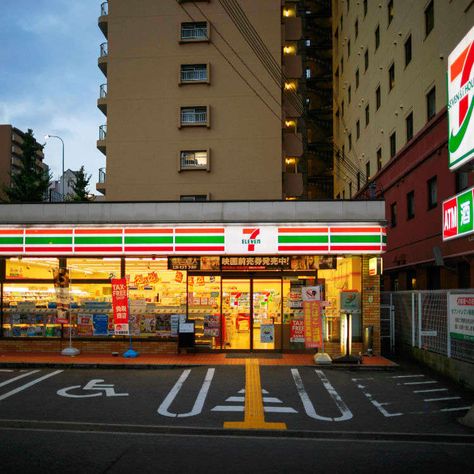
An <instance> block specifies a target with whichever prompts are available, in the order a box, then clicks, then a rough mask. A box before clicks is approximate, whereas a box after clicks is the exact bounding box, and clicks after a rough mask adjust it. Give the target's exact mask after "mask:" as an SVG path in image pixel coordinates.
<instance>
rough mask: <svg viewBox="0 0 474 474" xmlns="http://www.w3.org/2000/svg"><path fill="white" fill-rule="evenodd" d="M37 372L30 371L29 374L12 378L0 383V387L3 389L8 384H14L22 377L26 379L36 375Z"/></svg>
mask: <svg viewBox="0 0 474 474" xmlns="http://www.w3.org/2000/svg"><path fill="white" fill-rule="evenodd" d="M36 372H39V370H32V371H31V372H27V373H26V374H22V375H19V376H18V377H13V378H12V379H9V380H6V381H5V382H2V383H0V387H4V386H5V385H8V384H10V383H13V382H16V381H17V380H20V379H22V378H24V377H28V376H29V375H32V374H36Z"/></svg>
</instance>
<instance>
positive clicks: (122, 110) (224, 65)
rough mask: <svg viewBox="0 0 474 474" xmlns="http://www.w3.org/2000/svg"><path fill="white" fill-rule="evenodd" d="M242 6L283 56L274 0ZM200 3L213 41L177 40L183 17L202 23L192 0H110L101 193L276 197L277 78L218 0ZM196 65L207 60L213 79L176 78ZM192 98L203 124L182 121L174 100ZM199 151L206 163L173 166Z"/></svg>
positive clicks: (184, 102)
mask: <svg viewBox="0 0 474 474" xmlns="http://www.w3.org/2000/svg"><path fill="white" fill-rule="evenodd" d="M240 5H241V6H242V8H243V9H244V10H245V12H246V14H247V15H248V17H249V19H250V20H251V22H252V24H253V25H254V27H255V28H256V29H257V31H258V32H259V34H260V35H261V37H262V39H263V40H264V42H265V44H266V45H267V46H268V47H269V49H270V51H271V53H272V55H273V57H274V59H275V60H276V61H277V62H278V64H281V44H282V39H281V34H282V29H281V23H282V21H281V1H280V0H268V1H266V2H254V1H253V0H242V1H241V2H240ZM197 6H198V7H199V8H200V9H201V10H202V11H203V12H204V14H205V15H206V16H207V17H208V18H209V19H211V22H212V27H211V32H210V42H201V43H193V44H183V43H181V44H180V42H179V33H180V24H181V22H189V21H192V20H191V18H190V17H192V18H193V19H195V20H196V21H203V20H204V21H205V18H204V17H203V14H202V13H200V12H199V11H198V10H197V7H196V6H194V5H193V4H192V3H183V4H181V5H180V4H179V3H178V2H176V1H174V0H161V1H160V2H156V1H154V0H141V1H140V2H133V5H131V4H130V2H129V1H127V0H111V1H109V14H108V58H107V82H108V93H107V122H108V123H107V139H106V153H107V182H106V189H107V192H106V198H107V200H111V201H113V200H132V201H133V200H147V199H153V200H179V199H180V196H182V195H208V196H209V197H210V199H212V200H222V199H279V198H281V196H282V132H281V128H282V124H281V86H280V85H279V84H276V83H275V82H274V81H273V80H272V79H271V78H270V76H269V75H268V73H267V72H266V71H265V70H264V68H263V66H262V65H261V63H260V62H259V60H258V58H257V57H256V56H255V54H254V53H253V52H252V51H251V50H250V48H249V46H248V45H247V43H245V41H244V40H243V38H242V36H241V34H240V33H239V31H238V30H237V28H236V27H235V25H234V24H233V23H232V22H231V21H229V18H228V17H227V15H226V14H225V12H224V11H223V10H222V8H221V7H220V6H219V4H218V2H209V3H207V2H197ZM183 8H184V9H186V11H188V12H189V14H190V16H188V15H187V14H186V13H185V11H184V10H183ZM217 31H218V32H219V33H220V34H221V35H222V36H223V37H224V38H225V39H226V41H227V42H229V44H231V45H232V48H233V49H234V50H235V51H236V52H237V54H238V55H239V56H240V57H241V58H242V60H243V61H245V63H246V64H247V65H248V66H249V68H250V69H251V70H253V71H254V72H255V73H256V75H257V76H258V77H259V79H260V80H261V81H262V82H263V84H264V86H265V88H266V89H267V90H268V92H267V91H266V90H265V89H264V87H263V86H262V85H260V84H259V83H258V82H257V81H256V80H255V79H254V78H253V77H252V76H251V75H250V74H249V73H248V71H246V69H245V67H244V66H243V65H242V63H241V62H240V61H239V60H238V59H237V58H236V56H235V54H234V53H233V52H232V51H231V50H230V49H229V46H227V45H226V44H225V42H224V40H223V39H222V38H221V37H219V35H218V33H217ZM217 48H219V50H221V51H222V53H223V55H224V56H225V58H224V57H223V56H222V55H221V54H220V53H219V52H218V50H217ZM226 58H228V59H229V61H230V62H231V63H232V64H233V65H234V66H235V67H236V68H237V69H238V70H239V72H240V73H241V74H242V75H243V76H244V77H245V78H246V79H247V80H248V81H249V82H250V83H251V86H252V87H253V88H255V90H256V91H257V93H258V94H259V95H261V96H262V97H263V98H264V99H265V100H266V102H267V103H268V104H269V105H270V106H271V109H272V111H273V112H271V111H270V110H269V109H268V108H267V107H266V106H265V105H264V104H263V103H262V102H261V101H260V100H259V99H258V97H257V96H256V94H255V93H254V92H253V91H252V90H251V88H250V87H249V86H248V85H247V84H245V82H244V81H243V80H242V79H241V78H240V77H239V75H238V74H237V73H236V72H235V71H234V70H233V69H232V67H231V66H230V65H229V64H228V62H227V60H226ZM196 63H209V64H210V84H187V85H179V81H178V77H179V71H180V65H181V64H196ZM269 94H271V96H273V98H270V95H269ZM197 105H205V106H209V110H210V126H209V128H206V127H192V128H191V127H189V128H179V127H178V123H179V120H178V117H179V111H180V107H182V106H197ZM202 149H209V150H210V160H211V161H210V168H209V170H208V171H206V170H192V171H181V172H179V166H178V157H179V152H180V150H202Z"/></svg>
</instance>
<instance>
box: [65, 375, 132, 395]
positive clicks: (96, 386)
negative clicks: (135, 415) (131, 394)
mask: <svg viewBox="0 0 474 474" xmlns="http://www.w3.org/2000/svg"><path fill="white" fill-rule="evenodd" d="M101 382H104V379H93V380H90V381H89V382H87V383H86V385H84V387H83V388H82V390H91V391H92V390H99V392H97V391H96V392H95V393H86V394H81V395H76V394H73V393H69V392H70V391H71V390H77V389H78V388H81V386H80V385H72V386H70V387H65V388H62V389H60V390H58V391H57V392H56V393H57V394H58V395H60V396H61V397H68V398H92V397H101V396H102V395H104V394H105V396H106V397H128V393H116V392H115V390H114V386H113V384H107V383H101Z"/></svg>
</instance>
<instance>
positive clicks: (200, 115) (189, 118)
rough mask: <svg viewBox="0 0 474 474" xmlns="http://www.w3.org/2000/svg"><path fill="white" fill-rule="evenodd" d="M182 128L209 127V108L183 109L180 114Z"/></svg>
mask: <svg viewBox="0 0 474 474" xmlns="http://www.w3.org/2000/svg"><path fill="white" fill-rule="evenodd" d="M179 119H180V122H179V126H180V128H181V127H209V126H210V123H209V108H208V107H181V112H180V117H179Z"/></svg>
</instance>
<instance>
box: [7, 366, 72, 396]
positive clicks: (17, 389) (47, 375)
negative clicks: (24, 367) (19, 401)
mask: <svg viewBox="0 0 474 474" xmlns="http://www.w3.org/2000/svg"><path fill="white" fill-rule="evenodd" d="M61 372H63V370H56V371H54V372H51V373H49V374H46V375H43V376H42V377H40V378H38V379H35V380H32V381H31V382H28V383H27V384H25V385H22V386H21V387H17V388H15V390H11V391H10V392H7V393H4V394H3V395H0V400H5V398H8V397H11V396H12V395H15V394H17V393H18V392H21V391H23V390H26V389H27V388H30V387H31V386H33V385H35V384H37V383H39V382H42V381H43V380H46V379H49V378H50V377H54V376H55V375H58V374H60V373H61Z"/></svg>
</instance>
